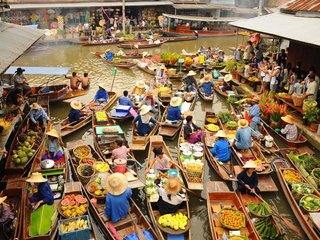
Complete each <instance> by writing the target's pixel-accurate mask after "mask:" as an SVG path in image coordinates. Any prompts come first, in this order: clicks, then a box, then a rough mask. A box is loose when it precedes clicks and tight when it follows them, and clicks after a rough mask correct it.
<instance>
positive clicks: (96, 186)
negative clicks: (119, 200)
mask: <svg viewBox="0 0 320 240" xmlns="http://www.w3.org/2000/svg"><path fill="white" fill-rule="evenodd" d="M87 189H88V191H89V192H90V193H91V194H92V195H95V196H96V197H105V196H106V195H107V194H108V191H107V187H106V185H105V182H104V181H102V178H101V177H97V178H96V179H95V180H94V181H92V182H89V183H88V184H87Z"/></svg>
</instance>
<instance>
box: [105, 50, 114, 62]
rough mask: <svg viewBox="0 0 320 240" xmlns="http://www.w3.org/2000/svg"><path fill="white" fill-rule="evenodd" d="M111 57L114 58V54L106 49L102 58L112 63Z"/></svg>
mask: <svg viewBox="0 0 320 240" xmlns="http://www.w3.org/2000/svg"><path fill="white" fill-rule="evenodd" d="M113 57H114V53H113V52H111V49H110V48H108V49H106V51H105V53H104V58H105V59H107V60H108V61H112V59H113Z"/></svg>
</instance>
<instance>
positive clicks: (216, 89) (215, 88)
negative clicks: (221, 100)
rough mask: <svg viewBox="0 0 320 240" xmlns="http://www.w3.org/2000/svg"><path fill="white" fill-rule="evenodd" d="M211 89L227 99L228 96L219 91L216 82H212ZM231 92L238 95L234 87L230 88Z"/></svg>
mask: <svg viewBox="0 0 320 240" xmlns="http://www.w3.org/2000/svg"><path fill="white" fill-rule="evenodd" d="M213 89H214V90H215V91H216V92H217V93H218V94H219V95H220V96H222V97H225V98H227V97H228V94H227V93H226V92H223V91H221V89H220V87H219V83H218V82H214V85H213ZM232 91H233V92H234V94H235V95H238V91H237V89H236V88H235V87H232Z"/></svg>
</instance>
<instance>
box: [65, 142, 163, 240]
mask: <svg viewBox="0 0 320 240" xmlns="http://www.w3.org/2000/svg"><path fill="white" fill-rule="evenodd" d="M79 144H80V145H81V144H82V143H81V141H76V142H73V143H71V144H68V150H69V153H70V155H71V158H70V167H71V170H72V173H73V176H74V179H75V180H79V175H78V172H77V161H76V159H75V157H74V155H73V152H72V150H73V148H74V147H76V146H78V145H79ZM91 153H92V157H94V158H96V159H100V160H102V159H103V158H102V157H101V156H100V155H99V154H98V153H97V152H96V151H95V150H94V149H93V148H92V147H91ZM129 186H130V185H129ZM82 187H83V189H82V190H83V193H84V194H85V195H86V197H87V198H88V199H89V206H90V209H91V210H92V215H93V217H94V219H95V221H96V222H97V223H98V225H99V227H100V229H101V230H102V232H103V234H104V235H105V236H106V237H107V238H108V239H113V240H116V239H118V238H116V237H115V236H114V235H113V234H112V232H111V230H110V227H109V224H110V222H109V221H106V219H105V217H104V210H105V205H106V203H105V199H97V204H92V202H91V201H90V200H91V199H92V195H90V193H89V192H88V190H87V188H86V186H85V185H84V184H83V183H82ZM130 215H131V216H132V218H131V217H130V216H127V217H126V218H124V219H121V220H120V221H118V222H116V223H112V225H113V227H115V229H116V231H117V233H118V234H119V236H120V239H124V238H125V237H126V236H127V235H129V234H131V233H133V232H135V228H134V227H133V223H136V224H137V225H138V227H139V228H141V229H142V230H148V231H149V232H150V233H151V235H152V236H153V238H154V239H158V238H157V234H156V232H155V230H154V228H153V227H152V226H151V224H150V223H149V222H148V220H147V218H146V216H145V215H144V214H143V213H142V212H141V210H140V209H139V207H138V206H137V204H136V203H135V202H134V201H132V200H131V209H130Z"/></svg>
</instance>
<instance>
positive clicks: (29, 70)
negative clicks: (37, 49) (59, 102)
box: [4, 66, 70, 75]
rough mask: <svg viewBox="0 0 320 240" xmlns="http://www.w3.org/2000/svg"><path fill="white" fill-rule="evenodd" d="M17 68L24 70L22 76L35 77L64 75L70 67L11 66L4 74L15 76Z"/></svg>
mask: <svg viewBox="0 0 320 240" xmlns="http://www.w3.org/2000/svg"><path fill="white" fill-rule="evenodd" d="M17 68H22V69H24V70H25V72H24V74H35V75H66V74H67V73H68V71H69V69H70V67H24V66H11V67H9V68H8V69H7V71H6V72H5V73H4V74H15V72H16V70H17Z"/></svg>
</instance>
